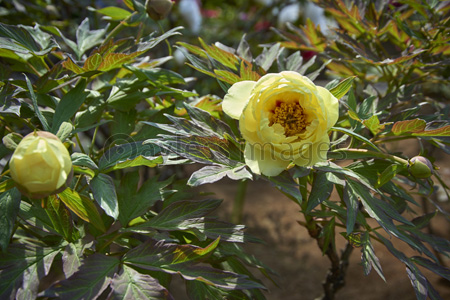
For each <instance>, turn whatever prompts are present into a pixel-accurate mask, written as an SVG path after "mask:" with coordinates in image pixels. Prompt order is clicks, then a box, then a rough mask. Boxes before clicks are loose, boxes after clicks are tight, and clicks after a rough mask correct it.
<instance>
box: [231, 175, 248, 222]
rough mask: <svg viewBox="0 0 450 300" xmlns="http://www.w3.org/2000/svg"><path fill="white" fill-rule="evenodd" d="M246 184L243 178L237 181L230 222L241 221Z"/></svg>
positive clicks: (246, 181)
mask: <svg viewBox="0 0 450 300" xmlns="http://www.w3.org/2000/svg"><path fill="white" fill-rule="evenodd" d="M247 185H248V180H245V179H244V180H241V181H240V182H239V185H238V190H237V193H236V196H235V197H234V203H233V211H232V212H231V222H232V223H234V224H240V223H242V216H243V212H244V202H245V194H246V191H247Z"/></svg>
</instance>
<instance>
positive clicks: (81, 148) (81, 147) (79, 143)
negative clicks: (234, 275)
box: [75, 133, 86, 154]
mask: <svg viewBox="0 0 450 300" xmlns="http://www.w3.org/2000/svg"><path fill="white" fill-rule="evenodd" d="M75 138H76V139H77V143H78V145H79V146H80V150H81V152H83V153H84V154H86V151H84V148H83V145H82V144H81V141H80V138H79V137H78V133H76V134H75Z"/></svg>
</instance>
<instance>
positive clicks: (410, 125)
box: [392, 119, 427, 135]
mask: <svg viewBox="0 0 450 300" xmlns="http://www.w3.org/2000/svg"><path fill="white" fill-rule="evenodd" d="M426 125H427V123H426V122H425V121H424V120H422V119H414V120H405V121H398V122H395V123H394V125H393V126H392V133H394V134H395V135H400V134H403V133H414V132H421V131H423V130H424V129H425V126H426Z"/></svg>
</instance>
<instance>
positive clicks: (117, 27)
mask: <svg viewBox="0 0 450 300" xmlns="http://www.w3.org/2000/svg"><path fill="white" fill-rule="evenodd" d="M136 13H137V12H133V13H132V14H131V15H129V16H128V17H127V18H126V19H124V20H122V21H120V23H119V24H117V26H116V27H114V29H113V30H111V32H110V33H109V34H108V35H107V36H106V38H105V40H104V41H103V43H102V44H101V46H104V45H106V43H108V42H109V40H110V39H112V38H113V37H115V36H116V34H118V33H119V32H120V30H122V27H123V26H124V25H125V24H126V23H127V21H128V20H129V19H131V17H133V16H134V15H135V14H136Z"/></svg>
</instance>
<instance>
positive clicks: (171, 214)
mask: <svg viewBox="0 0 450 300" xmlns="http://www.w3.org/2000/svg"><path fill="white" fill-rule="evenodd" d="M221 202H222V200H212V199H210V200H196V201H194V200H192V201H177V202H175V203H172V204H170V205H169V206H167V207H166V208H164V209H163V210H162V211H161V212H160V213H159V214H158V215H157V216H155V217H153V218H152V219H150V221H149V222H148V223H147V225H148V226H151V227H153V228H156V229H158V228H160V229H166V230H167V229H168V228H174V229H175V228H177V226H178V225H179V224H180V223H182V222H184V221H186V220H188V219H193V218H200V217H203V216H204V215H206V214H208V213H210V212H211V211H213V210H215V209H216V208H217V207H219V205H220V203H221Z"/></svg>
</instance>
